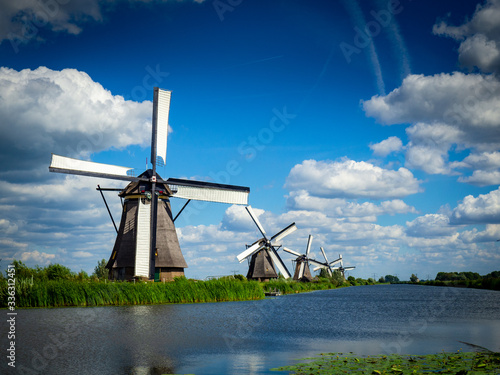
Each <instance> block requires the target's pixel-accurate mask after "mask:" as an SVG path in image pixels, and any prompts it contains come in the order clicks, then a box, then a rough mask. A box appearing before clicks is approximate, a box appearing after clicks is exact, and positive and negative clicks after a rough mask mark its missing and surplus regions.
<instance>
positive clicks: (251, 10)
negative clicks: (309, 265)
mask: <svg viewBox="0 0 500 375" xmlns="http://www.w3.org/2000/svg"><path fill="white" fill-rule="evenodd" d="M44 4H49V3H45V2H33V3H32V4H30V5H23V4H22V3H19V4H12V2H9V1H0V6H1V7H2V9H3V10H4V11H3V12H2V16H0V18H1V24H2V26H1V27H0V38H1V44H0V56H1V66H2V68H1V70H0V127H1V130H2V137H1V140H0V146H1V147H0V161H1V163H0V164H1V165H0V187H1V191H2V192H1V193H0V209H1V211H2V213H3V214H2V215H1V218H0V234H1V237H0V258H1V259H2V263H1V266H2V268H5V266H6V265H7V264H8V262H9V261H11V260H12V259H21V260H23V261H24V262H25V263H27V264H28V265H31V266H33V265H35V264H39V265H42V266H44V265H47V264H49V263H51V262H52V263H55V262H57V263H62V264H64V265H66V266H68V267H70V268H71V269H72V270H74V271H79V270H80V269H83V270H85V271H87V272H89V273H91V272H92V271H93V268H94V266H95V265H96V264H97V261H98V260H100V259H102V258H106V259H107V258H108V257H109V254H110V252H111V249H112V246H113V243H114V239H115V233H114V229H113V227H112V224H111V222H110V220H109V217H108V215H107V212H106V210H105V207H104V204H103V202H102V200H101V198H100V196H99V194H98V192H96V191H95V187H96V186H97V184H100V185H101V186H103V187H121V186H122V185H123V184H121V183H120V182H113V181H109V180H99V179H96V178H85V177H76V176H65V175H56V174H51V173H49V172H48V165H49V163H50V154H51V153H52V152H54V153H58V154H60V155H65V156H70V157H77V158H81V159H85V160H92V161H97V162H103V163H110V164H117V165H123V166H130V167H136V168H138V169H139V170H143V169H145V166H146V158H147V157H148V156H149V143H150V136H151V135H150V132H151V130H150V127H151V111H152V104H151V100H152V95H153V93H152V87H153V86H159V87H161V88H164V89H167V90H172V92H173V93H172V102H171V108H170V118H169V122H170V126H171V128H172V132H171V133H170V134H169V139H168V149H167V165H166V166H165V167H164V168H160V170H159V173H160V174H161V175H162V176H163V177H165V178H167V177H180V178H194V179H201V180H207V181H215V182H222V183H230V184H235V185H242V186H248V187H250V189H251V193H250V204H251V205H252V207H254V209H255V211H256V212H257V214H258V215H259V218H260V220H261V221H262V223H263V225H264V227H265V228H266V230H267V231H268V232H269V233H275V232H277V231H279V230H280V229H282V228H284V227H285V226H287V225H288V224H290V223H291V222H296V224H297V226H298V228H299V230H298V231H297V232H295V233H294V234H292V235H290V236H289V237H287V238H286V239H285V240H284V245H285V246H287V247H289V248H292V249H295V250H297V251H302V250H303V249H305V247H306V243H307V237H308V235H309V234H312V235H313V236H314V239H313V243H312V251H313V256H315V257H316V258H317V259H319V260H321V254H320V251H319V247H320V246H323V247H324V248H325V250H326V252H327V255H328V256H329V258H331V259H334V258H336V256H337V255H338V254H342V255H343V257H344V260H345V265H346V266H347V265H355V266H356V267H357V268H356V269H355V270H354V271H351V274H352V275H354V276H356V277H364V278H367V277H373V276H374V275H376V276H377V277H380V276H381V275H386V274H398V275H399V277H400V278H401V279H408V278H409V276H410V275H411V274H412V273H417V274H418V275H419V276H420V277H421V278H427V277H429V276H430V277H431V278H433V277H434V276H435V275H436V273H437V272H439V271H465V270H467V271H469V270H470V271H475V272H479V273H481V274H486V273H489V272H491V271H493V270H497V269H499V268H500V255H499V245H498V243H497V242H496V240H497V239H500V225H499V224H500V190H499V186H498V185H499V184H500V170H499V169H500V152H499V145H500V131H499V127H500V110H499V108H500V81H499V74H500V47H498V46H500V22H499V21H498V20H499V19H500V17H499V15H500V1H498V0H487V1H483V2H477V1H461V2H456V1H440V2H438V3H436V2H431V1H418V2H417V1H410V0H401V1H390V2H387V1H382V0H380V1H378V0H372V1H364V2H361V1H347V0H345V1H330V2H324V1H305V0H296V1H286V2H285V1H248V0H246V1H245V0H232V1H229V0H214V1H187V0H185V1H153V0H152V1H133V0H129V1H97V0H92V1H79V0H74V1H70V2H68V1H58V0H54V2H52V3H50V6H49V5H44ZM107 199H108V202H109V203H110V204H111V207H112V210H113V214H114V216H115V219H116V220H119V215H120V211H121V210H120V202H119V199H118V198H117V197H116V195H115V194H114V193H107ZM183 203H184V202H182V201H175V200H172V205H173V209H174V212H176V211H178V210H179V209H180V207H181V206H182V204H183ZM176 226H177V230H178V236H179V240H180V244H181V248H182V250H183V253H184V255H185V258H186V261H187V263H188V266H189V268H187V269H186V275H187V276H188V277H195V278H204V277H206V276H210V275H225V274H232V273H233V272H235V271H236V272H238V273H243V274H246V270H247V264H246V262H244V263H242V264H239V263H238V261H237V260H236V255H237V254H239V253H240V252H241V251H243V250H244V248H245V244H250V243H253V242H254V241H255V240H257V239H258V237H259V234H258V232H257V230H256V228H255V226H254V224H253V223H252V222H251V221H250V219H249V217H248V214H247V213H246V212H245V211H244V210H243V209H242V207H236V206H233V207H230V206H227V205H223V204H215V203H212V204H193V203H192V204H190V205H189V206H188V209H186V211H185V212H184V213H183V214H182V215H181V217H180V218H179V219H178V221H176ZM282 256H283V258H284V259H285V263H286V265H287V267H288V268H289V270H291V271H293V266H292V259H293V258H292V257H291V256H289V255H287V254H283V255H282Z"/></svg>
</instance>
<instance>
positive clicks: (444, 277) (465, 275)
mask: <svg viewBox="0 0 500 375" xmlns="http://www.w3.org/2000/svg"><path fill="white" fill-rule="evenodd" d="M480 279H481V275H480V274H478V273H477V272H438V274H437V275H436V280H438V281H460V280H480Z"/></svg>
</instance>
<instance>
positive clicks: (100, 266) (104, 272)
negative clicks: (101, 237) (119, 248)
mask: <svg viewBox="0 0 500 375" xmlns="http://www.w3.org/2000/svg"><path fill="white" fill-rule="evenodd" d="M108 275H109V270H108V269H107V268H106V259H102V260H100V261H98V262H97V266H95V268H94V273H93V274H92V276H94V277H97V278H98V279H101V280H106V279H107V278H108Z"/></svg>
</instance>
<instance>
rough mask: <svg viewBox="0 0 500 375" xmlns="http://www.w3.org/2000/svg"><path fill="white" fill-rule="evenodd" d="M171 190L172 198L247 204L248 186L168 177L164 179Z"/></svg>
mask: <svg viewBox="0 0 500 375" xmlns="http://www.w3.org/2000/svg"><path fill="white" fill-rule="evenodd" d="M165 182H166V184H168V186H169V187H170V190H172V197H173V198H183V199H192V200H198V201H206V202H216V203H228V204H240V205H246V204H248V195H249V194H250V188H248V187H245V186H236V185H224V184H217V183H213V182H204V181H196V180H184V179H180V178H169V179H168V180H167V181H165Z"/></svg>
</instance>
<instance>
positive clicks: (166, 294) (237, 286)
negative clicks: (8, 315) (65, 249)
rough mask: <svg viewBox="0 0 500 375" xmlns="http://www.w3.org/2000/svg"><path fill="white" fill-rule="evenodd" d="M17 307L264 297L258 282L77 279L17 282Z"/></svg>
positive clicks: (1, 300)
mask: <svg viewBox="0 0 500 375" xmlns="http://www.w3.org/2000/svg"><path fill="white" fill-rule="evenodd" d="M15 290H16V306H17V307H60V306H105V305H139V304H159V303H195V302H221V301H241V300H255V299H262V298H264V292H263V290H262V288H261V287H260V286H259V283H257V282H255V281H240V280H237V279H234V278H223V279H217V280H209V281H198V280H188V279H186V278H177V279H176V280H175V281H173V282H170V283H145V282H141V283H139V282H137V283H129V282H102V281H100V282H99V281H88V280H85V281H76V280H44V281H31V280H30V279H18V280H16V287H15ZM0 306H1V307H6V306H7V282H6V281H5V280H3V281H2V283H1V284H0Z"/></svg>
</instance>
